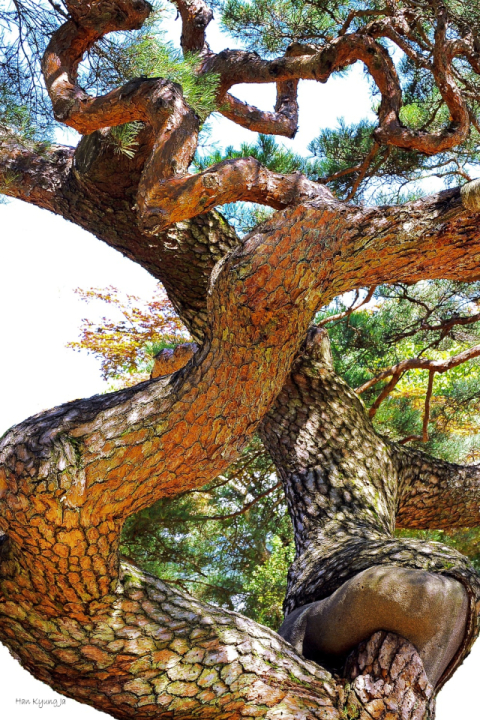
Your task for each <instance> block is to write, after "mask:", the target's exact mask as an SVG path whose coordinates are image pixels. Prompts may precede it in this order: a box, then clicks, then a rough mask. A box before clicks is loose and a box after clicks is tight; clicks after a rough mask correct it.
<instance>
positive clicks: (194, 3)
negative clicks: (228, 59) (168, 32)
mask: <svg viewBox="0 0 480 720" xmlns="http://www.w3.org/2000/svg"><path fill="white" fill-rule="evenodd" d="M173 3H174V5H176V6H177V8H178V12H179V13H180V16H181V18H182V36H181V38H180V43H181V46H182V49H183V51H184V52H197V53H205V52H208V45H207V41H206V38H205V31H206V29H207V25H208V24H209V23H210V21H211V20H212V19H213V12H212V10H211V9H210V8H209V7H208V5H207V4H206V3H205V2H203V0H173Z"/></svg>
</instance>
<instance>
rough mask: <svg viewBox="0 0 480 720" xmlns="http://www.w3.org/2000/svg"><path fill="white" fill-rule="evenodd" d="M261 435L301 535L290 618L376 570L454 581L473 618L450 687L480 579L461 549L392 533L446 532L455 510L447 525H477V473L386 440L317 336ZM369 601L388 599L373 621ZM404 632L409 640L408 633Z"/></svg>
mask: <svg viewBox="0 0 480 720" xmlns="http://www.w3.org/2000/svg"><path fill="white" fill-rule="evenodd" d="M260 435H261V437H262V439H263V441H264V444H265V446H266V447H267V449H268V450H269V452H270V454H271V456H272V458H273V460H274V462H275V465H276V467H277V471H278V473H279V475H280V477H281V478H282V480H283V483H284V487H285V494H286V498H287V503H288V508H289V512H290V516H291V518H292V522H293V527H294V533H295V544H296V551H297V552H296V557H295V560H294V562H293V564H292V566H291V568H290V571H289V576H288V588H287V595H286V598H285V605H284V607H285V611H286V614H287V620H288V616H289V614H291V613H292V612H293V611H296V610H297V611H298V609H299V608H302V607H304V606H308V605H309V604H310V603H314V602H315V601H319V600H322V599H324V598H327V597H329V596H332V594H333V593H334V592H335V591H336V590H338V589H339V588H340V587H342V586H343V585H344V584H345V583H346V582H347V581H348V580H350V579H351V578H353V577H354V576H356V575H359V574H360V573H362V572H364V571H365V570H367V569H368V568H373V567H380V566H385V567H388V568H396V567H397V568H412V569H416V570H419V571H427V572H428V573H434V574H436V573H439V574H443V575H446V576H448V577H450V578H454V579H455V580H457V581H458V582H460V583H461V584H462V585H463V586H464V587H465V589H466V591H467V594H468V597H469V605H470V608H469V611H468V616H469V617H468V622H467V625H466V627H465V632H464V634H463V637H462V641H461V644H460V647H459V648H458V652H457V653H456V656H455V658H454V660H453V662H452V663H451V664H450V665H449V667H447V668H446V670H445V672H444V673H443V675H442V677H441V678H440V680H439V682H438V687H441V686H442V685H443V684H444V683H445V682H446V680H447V679H448V678H449V677H450V676H451V675H452V674H453V672H454V671H455V669H456V667H457V666H458V664H459V663H460V662H462V660H463V659H464V657H465V655H466V654H468V652H469V651H470V649H471V646H472V644H473V642H474V641H475V639H476V637H477V635H478V631H479V617H478V610H477V607H478V603H479V600H480V577H479V575H478V573H477V572H476V571H475V569H474V568H473V566H472V565H471V564H470V562H469V561H468V560H467V559H466V558H465V557H463V556H462V555H460V553H458V552H456V551H455V550H453V549H452V548H448V547H446V546H444V545H441V544H440V543H434V542H428V543H427V542H424V541H421V540H415V539H400V538H395V537H394V534H393V533H394V530H395V526H396V518H397V515H399V516H400V518H401V521H400V525H401V527H419V526H420V527H426V526H428V527H441V526H442V521H443V523H445V525H443V526H446V525H447V523H448V521H447V518H446V506H447V505H450V506H452V508H453V513H452V518H451V523H448V527H451V526H455V525H460V526H462V525H463V526H465V525H467V524H470V523H471V524H474V525H477V524H478V521H479V516H478V514H479V506H478V489H477V488H478V479H479V478H480V475H479V472H478V468H469V467H460V466H456V465H453V464H450V463H445V462H442V461H436V460H434V459H431V458H428V456H424V455H423V453H415V452H414V451H409V450H405V449H404V448H402V447H399V446H397V445H396V444H395V443H392V442H391V441H389V440H387V439H385V438H383V437H381V436H380V435H379V434H378V433H377V432H376V431H375V429H374V428H373V425H372V423H371V421H370V419H369V418H368V416H367V414H366V412H365V408H364V406H363V404H362V402H361V400H360V399H359V397H358V396H357V395H356V393H355V392H354V391H353V390H352V389H351V388H349V387H348V385H347V384H346V383H345V382H344V381H343V380H342V379H341V378H340V377H338V375H336V373H335V372H334V370H333V366H332V359H331V355H330V350H329V343H328V336H327V334H326V332H325V331H323V330H318V329H316V328H313V329H312V330H311V331H310V334H309V336H308V338H307V341H306V344H305V346H304V348H303V352H302V353H301V354H300V356H299V357H298V358H297V360H296V361H295V363H294V366H293V371H292V374H291V375H290V376H289V378H288V380H287V381H286V383H285V384H284V386H283V388H282V390H281V392H280V394H279V395H278V396H277V398H276V400H275V402H274V404H273V406H272V408H271V409H270V410H269V412H268V413H267V414H266V416H265V418H264V420H263V422H262V424H261V426H260ZM416 488H418V490H416ZM442 494H443V497H442V500H441V501H440V502H438V501H439V496H440V495H442ZM436 503H438V507H437V508H436V509H435V510H433V508H434V507H435V505H436ZM417 507H418V518H419V519H418V521H417V519H416V517H417ZM427 518H428V519H427ZM410 522H411V525H410ZM426 523H430V524H426ZM369 602H379V600H378V598H374V599H373V600H372V599H365V608H364V614H365V615H368V607H367V606H368V603H369ZM378 616H380V612H379V610H378ZM452 622H453V620H452ZM383 629H386V630H388V628H385V627H384V628H383ZM288 633H289V636H291V631H290V630H289V631H288ZM401 634H403V635H405V636H406V637H408V635H407V631H406V630H405V632H403V633H401ZM286 636H287V635H286Z"/></svg>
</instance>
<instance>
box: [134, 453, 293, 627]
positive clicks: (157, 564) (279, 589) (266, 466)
mask: <svg viewBox="0 0 480 720" xmlns="http://www.w3.org/2000/svg"><path fill="white" fill-rule="evenodd" d="M291 542H292V528H291V524H290V520H289V518H288V514H287V509H286V505H285V501H284V497H283V491H282V489H281V488H280V487H278V480H277V478H276V476H275V473H274V469H273V466H272V462H271V460H270V459H269V458H268V456H267V455H266V454H265V452H264V450H263V447H262V445H261V443H260V441H259V440H258V439H254V440H253V441H252V442H251V443H250V445H249V446H248V448H247V449H246V450H245V451H244V453H243V454H242V456H241V457H240V458H239V460H238V461H237V462H236V463H234V464H233V465H232V466H231V467H230V468H229V470H228V472H227V473H225V475H223V476H220V477H218V478H216V479H215V480H214V481H213V482H211V483H209V484H208V485H206V486H205V487H202V488H200V489H198V490H195V491H190V492H186V493H184V494H183V495H180V496H179V497H175V498H172V499H169V498H165V499H162V500H160V501H159V502H157V503H156V504H155V505H153V506H152V507H150V508H148V509H147V510H143V511H142V512H141V513H139V514H137V515H135V516H134V517H131V518H129V520H128V521H127V522H126V524H125V528H124V531H123V546H122V551H123V552H124V554H125V555H127V556H129V557H133V558H134V559H135V561H136V562H139V563H140V564H141V565H142V567H145V568H146V569H147V570H149V571H150V572H153V573H157V574H159V576H161V577H162V579H164V580H166V581H167V582H170V583H172V584H174V585H176V586H178V587H181V588H182V589H184V590H187V591H189V592H193V593H194V594H195V595H196V596H197V597H200V598H201V599H202V600H205V601H208V602H215V603H217V604H220V605H222V606H224V607H227V608H229V609H232V610H233V609H236V610H241V611H244V612H245V611H246V612H247V614H250V616H251V617H256V618H260V617H261V618H262V621H263V622H266V623H267V624H270V625H271V626H272V627H278V618H279V617H280V613H281V604H282V600H283V595H284V593H285V582H286V573H287V570H288V565H289V563H290V557H291V553H292V545H291ZM282 548H284V550H282ZM266 583H270V587H269V588H266Z"/></svg>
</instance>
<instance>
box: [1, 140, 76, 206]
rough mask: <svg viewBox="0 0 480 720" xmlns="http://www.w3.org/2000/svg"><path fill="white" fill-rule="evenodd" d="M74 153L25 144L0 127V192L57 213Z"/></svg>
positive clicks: (69, 149)
mask: <svg viewBox="0 0 480 720" xmlns="http://www.w3.org/2000/svg"><path fill="white" fill-rule="evenodd" d="M74 152H75V151H74V149H73V148H70V147H66V146H60V145H52V146H49V145H43V146H42V145H40V144H36V145H35V144H34V143H28V142H26V141H25V140H22V139H21V138H19V137H18V136H17V135H16V134H15V133H14V132H13V131H11V130H9V129H8V128H5V127H3V128H2V127H0V192H1V193H2V194H4V195H9V196H10V197H14V198H18V199H19V200H24V201H26V202H29V203H32V204H33V205H37V206H38V207H42V208H44V209H46V210H50V211H51V212H55V213H58V212H59V207H60V205H61V195H62V192H63V188H64V186H65V184H66V182H67V179H68V176H69V174H70V171H71V168H72V162H73V156H74Z"/></svg>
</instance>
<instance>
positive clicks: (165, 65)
mask: <svg viewBox="0 0 480 720" xmlns="http://www.w3.org/2000/svg"><path fill="white" fill-rule="evenodd" d="M126 50H127V52H126V58H125V62H126V66H127V67H128V69H129V73H128V74H129V75H130V77H139V76H145V77H161V78H165V79H166V80H171V81H172V82H175V83H178V84H179V85H181V87H182V90H183V95H184V97H185V100H186V101H187V103H188V104H189V105H190V107H191V108H193V110H195V112H196V113H197V115H198V116H199V117H200V118H201V119H202V120H205V119H206V118H207V117H208V116H209V115H210V114H211V113H212V112H214V110H216V93H217V86H218V76H217V75H215V74H213V73H208V74H206V75H200V76H199V75H198V74H197V70H198V66H199V62H200V59H199V56H198V55H197V54H195V53H186V54H185V55H183V54H182V53H181V51H180V50H177V49H176V48H175V47H174V46H173V44H172V43H170V42H166V41H165V37H164V34H163V32H161V30H160V28H157V27H155V26H153V27H151V28H150V30H149V32H145V31H144V32H143V34H142V37H140V38H139V39H137V40H136V41H135V42H133V43H132V44H131V46H129V47H128V48H126Z"/></svg>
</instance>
